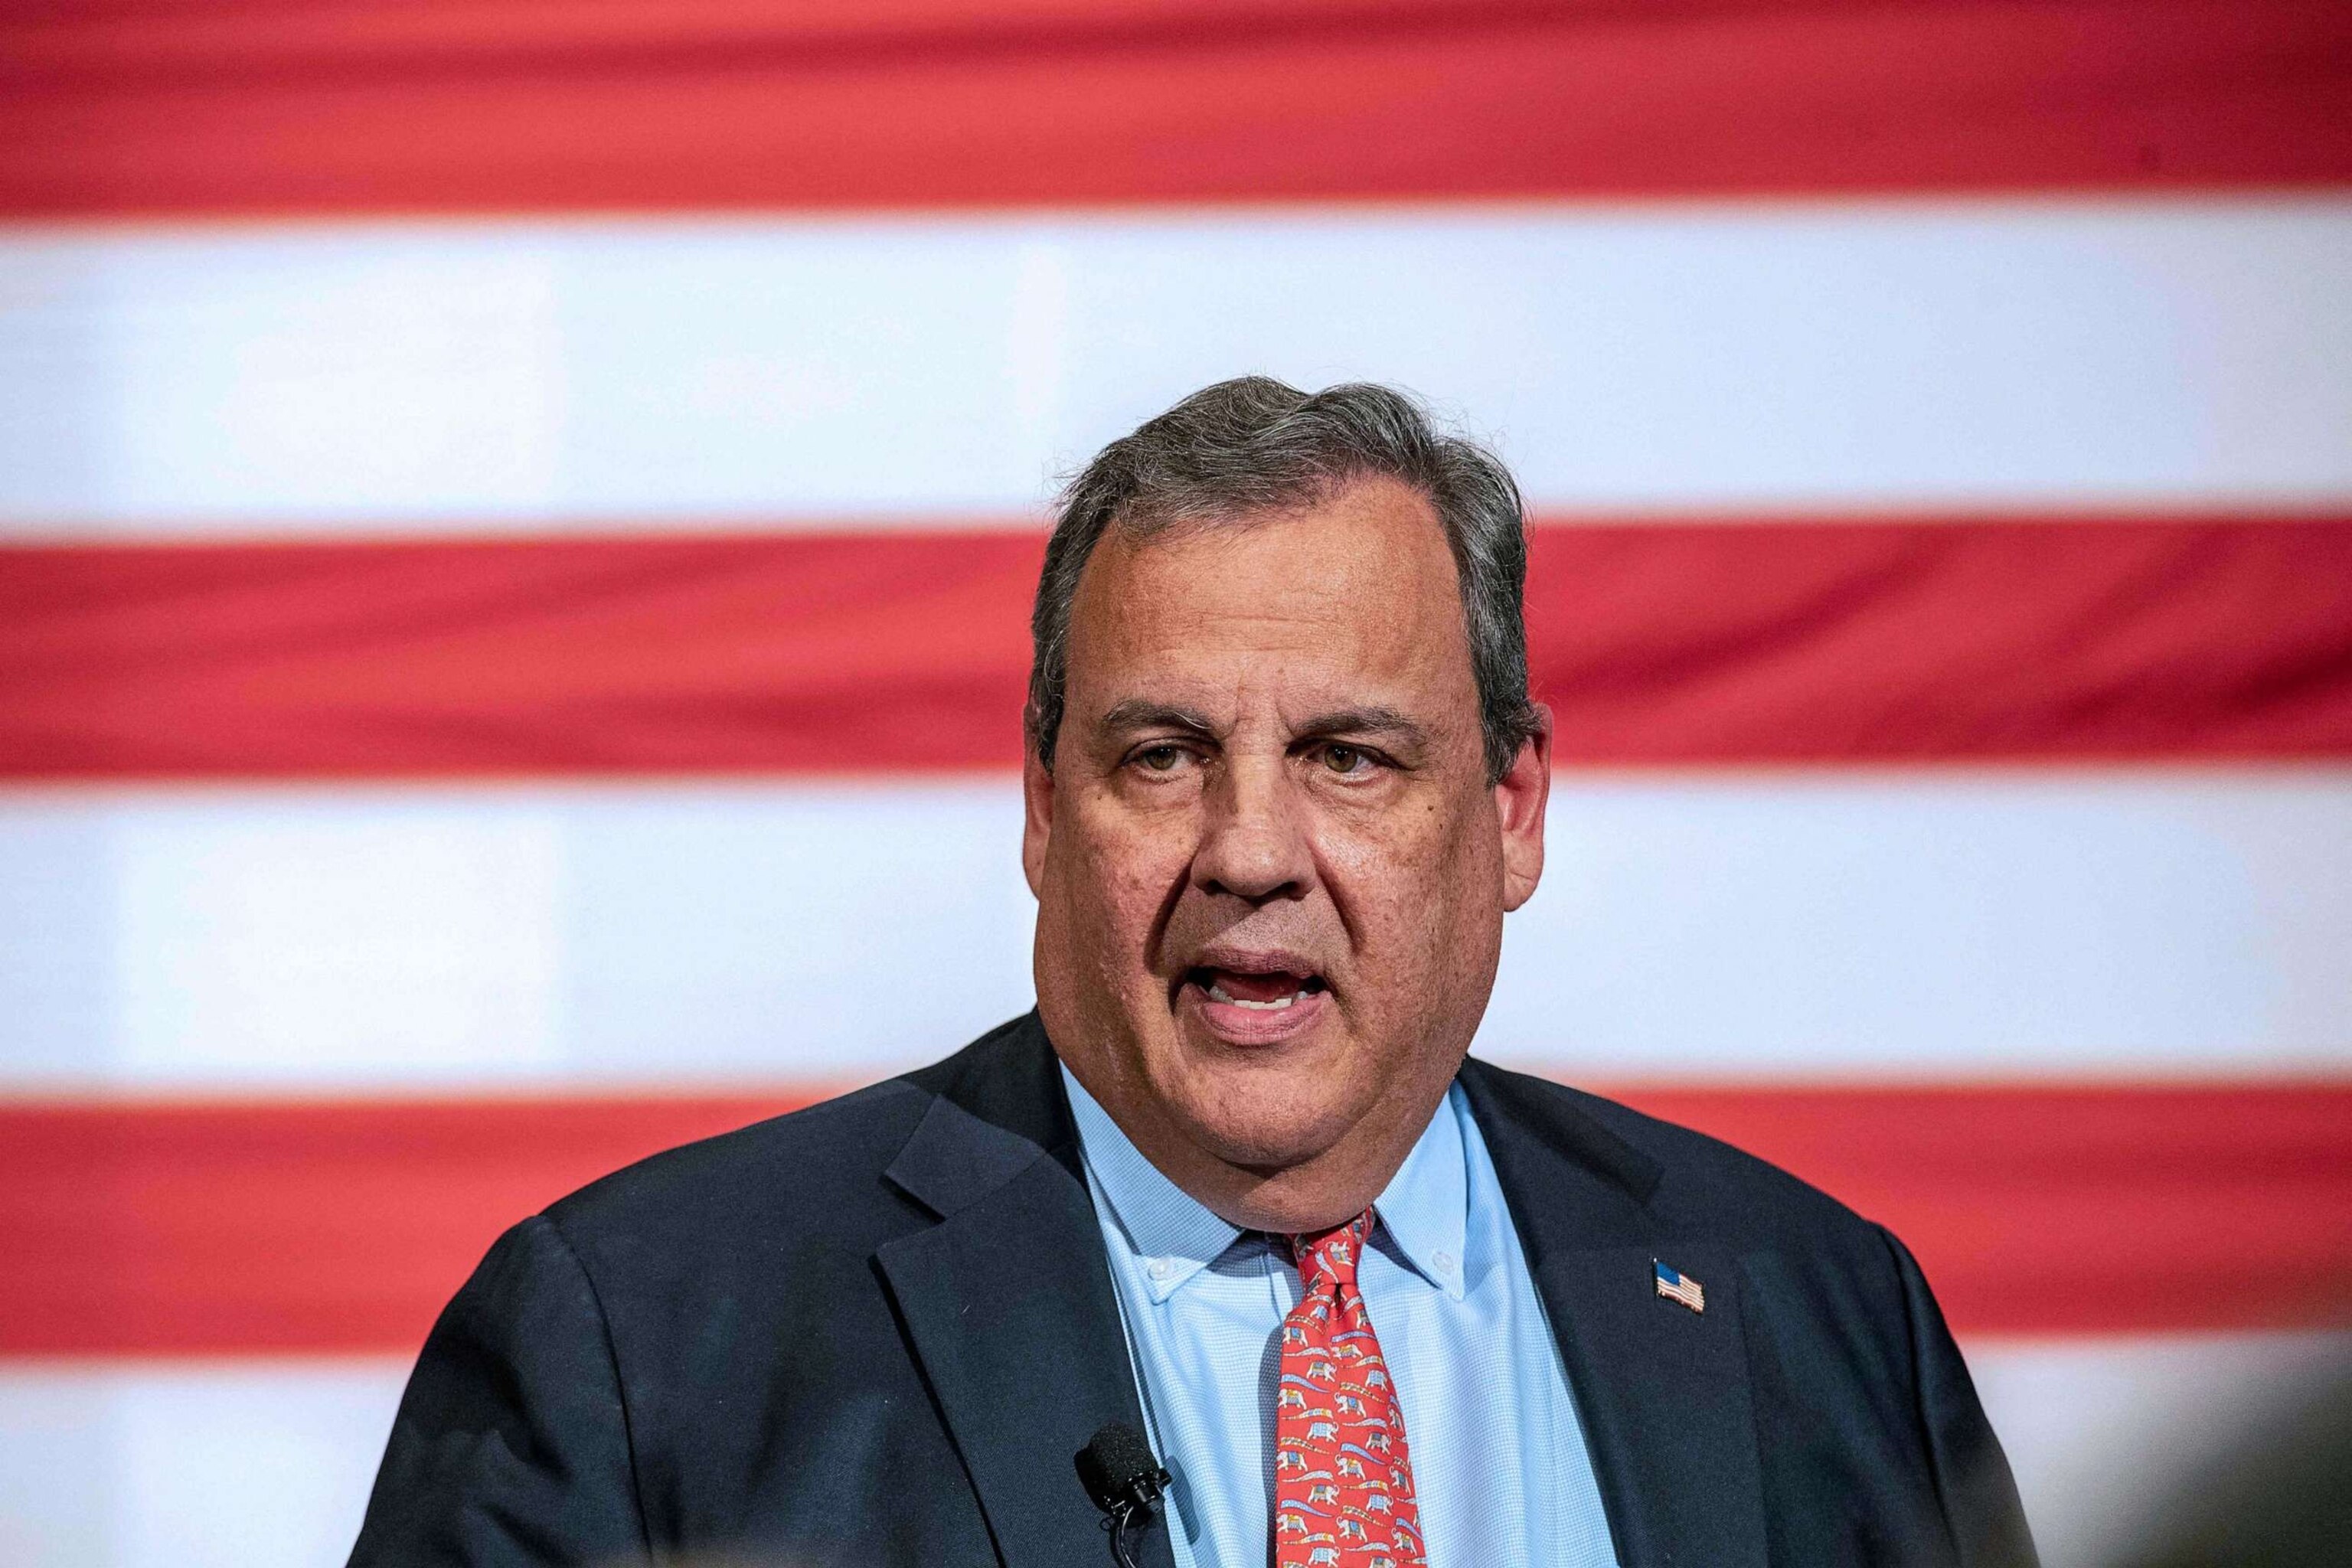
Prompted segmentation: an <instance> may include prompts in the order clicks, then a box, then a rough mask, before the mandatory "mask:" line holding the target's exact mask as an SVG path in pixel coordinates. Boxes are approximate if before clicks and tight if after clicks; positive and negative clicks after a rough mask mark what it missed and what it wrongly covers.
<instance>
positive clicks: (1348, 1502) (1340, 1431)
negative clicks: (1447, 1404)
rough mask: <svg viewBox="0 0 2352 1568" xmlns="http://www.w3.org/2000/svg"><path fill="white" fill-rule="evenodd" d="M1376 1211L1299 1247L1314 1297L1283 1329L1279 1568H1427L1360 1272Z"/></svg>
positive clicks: (1277, 1463)
mask: <svg viewBox="0 0 2352 1568" xmlns="http://www.w3.org/2000/svg"><path fill="white" fill-rule="evenodd" d="M1371 1230H1372V1214H1371V1211H1370V1210H1369V1209H1367V1210H1365V1211H1364V1212H1363V1213H1362V1214H1360V1215H1357V1216H1356V1217H1355V1218H1354V1219H1352V1220H1350V1221H1349V1222H1348V1223H1347V1224H1346V1225H1343V1226H1339V1227H1337V1228H1336V1229H1333V1230H1328V1231H1325V1232H1322V1233H1321V1234H1320V1235H1317V1236H1301V1237H1292V1238H1291V1249H1292V1252H1293V1254H1294V1256H1296V1257H1297V1260H1298V1277H1299V1279H1300V1280H1301V1282H1302V1283H1303V1284H1304V1286H1305V1288H1306V1289H1305V1292H1304V1294H1302V1295H1301V1296H1300V1297H1299V1300H1298V1305H1297V1306H1296V1307H1293V1308H1292V1309H1291V1310H1290V1313H1289V1315H1288V1316H1287V1317H1286V1318H1285V1319H1284V1320H1283V1323H1282V1366H1281V1373H1280V1380H1279V1383H1278V1384H1277V1392H1276V1396H1275V1460H1274V1473H1275V1501H1274V1568H1423V1564H1424V1563H1425V1562H1426V1559H1425V1557H1424V1555H1423V1548H1422V1542H1421V1511H1420V1509H1419V1507H1418V1506H1417V1505H1416V1504H1415V1502H1414V1500H1413V1490H1412V1460H1411V1458H1409V1450H1408V1449H1407V1447H1406V1446H1405V1437H1404V1418H1403V1415H1402V1413H1401V1412H1400V1411H1399V1410H1398V1408H1397V1404H1396V1399H1395V1397H1394V1384H1393V1382H1392V1380H1391V1378H1390V1376H1389V1373H1388V1368H1387V1365H1386V1363H1383V1362H1382V1361H1381V1344H1380V1341H1379V1340H1378V1339H1377V1338H1376V1337H1374V1335H1373V1333H1372V1324H1371V1320H1370V1317H1369V1315H1368V1314H1367V1313H1366V1311H1365V1310H1364V1298H1363V1295H1362V1293H1361V1292H1360V1290H1358V1289H1357V1288H1356V1270H1357V1268H1358V1265H1359V1264H1360V1261H1361V1259H1362V1256H1363V1248H1364V1246H1365V1244H1366V1242H1367V1240H1368V1239H1369V1238H1370V1235H1371Z"/></svg>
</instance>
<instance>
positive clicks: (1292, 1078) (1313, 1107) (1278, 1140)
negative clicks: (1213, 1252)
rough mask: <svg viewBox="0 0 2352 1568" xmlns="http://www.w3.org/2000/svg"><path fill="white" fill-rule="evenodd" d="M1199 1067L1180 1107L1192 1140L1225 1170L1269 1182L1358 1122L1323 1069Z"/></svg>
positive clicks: (1307, 1065)
mask: <svg viewBox="0 0 2352 1568" xmlns="http://www.w3.org/2000/svg"><path fill="white" fill-rule="evenodd" d="M1195 1064H1196V1065H1195V1068H1194V1071H1193V1074H1192V1082H1191V1083H1190V1084H1189V1085H1187V1086H1186V1087H1187V1089H1189V1090H1190V1092H1188V1093H1185V1094H1183V1095H1182V1096H1181V1099H1180V1100H1178V1101H1177V1103H1178V1104H1179V1105H1180V1106H1181V1113H1182V1114H1183V1116H1184V1119H1185V1120H1186V1121H1190V1122H1191V1123H1192V1127H1191V1135H1192V1141H1193V1142H1195V1143H1196V1144H1197V1145H1198V1146H1200V1147H1201V1148H1202V1149H1204V1150H1206V1151H1208V1152H1211V1153H1213V1154H1214V1155H1215V1156H1216V1157H1217V1158H1218V1159H1220V1160H1222V1161H1223V1162H1224V1163H1226V1164H1228V1165H1234V1166H1238V1167H1241V1168H1243V1169H1244V1170H1251V1171H1257V1172H1262V1173H1265V1174H1267V1175H1269V1176H1270V1175H1273V1174H1276V1173H1279V1172H1282V1171H1286V1170H1289V1169H1291V1168H1292V1167H1294V1166H1297V1165H1303V1164H1305V1163H1307V1162H1309V1161H1311V1160H1313V1159H1315V1158H1316V1157H1318V1155H1320V1154H1322V1153H1324V1152H1326V1151H1328V1150H1329V1149H1330V1148H1331V1147H1332V1145H1334V1144H1336V1143H1337V1142H1339V1140H1340V1139H1341V1138H1343V1137H1345V1136H1346V1135H1347V1132H1348V1130H1349V1127H1351V1126H1352V1125H1353V1124H1354V1123H1355V1121H1357V1118H1356V1117H1355V1116H1352V1115H1350V1114H1349V1108H1348V1107H1347V1106H1345V1105H1343V1104H1341V1103H1339V1102H1338V1101H1337V1100H1335V1099H1334V1097H1333V1094H1332V1090H1333V1089H1334V1088H1335V1087H1336V1083H1335V1080H1334V1079H1333V1076H1332V1074H1331V1073H1330V1072H1329V1071H1328V1068H1326V1067H1325V1066H1324V1064H1322V1063H1320V1062H1295V1063H1293V1064H1290V1065H1289V1070H1287V1071H1286V1070H1282V1069H1281V1068H1277V1067H1276V1064H1274V1063H1272V1062H1261V1063H1255V1064H1253V1063H1251V1062H1249V1061H1248V1060H1246V1059H1244V1060H1243V1061H1240V1062H1235V1061H1233V1060H1231V1059H1230V1058H1228V1059H1227V1060H1226V1061H1224V1062H1222V1063H1220V1062H1214V1061H1212V1062H1205V1063H1204V1062H1201V1061H1200V1060H1199V1058H1195ZM1253 1068H1255V1069H1256V1070H1253ZM1269 1068H1270V1069H1273V1070H1266V1069H1269Z"/></svg>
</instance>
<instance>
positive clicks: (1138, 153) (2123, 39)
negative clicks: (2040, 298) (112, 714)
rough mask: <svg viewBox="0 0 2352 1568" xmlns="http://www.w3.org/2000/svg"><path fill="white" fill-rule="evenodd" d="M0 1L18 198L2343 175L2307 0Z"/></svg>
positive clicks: (2336, 66) (1027, 193)
mask: <svg viewBox="0 0 2352 1568" xmlns="http://www.w3.org/2000/svg"><path fill="white" fill-rule="evenodd" d="M19 9H20V11H21V12H22V14H21V15H20V16H16V17H14V18H12V19H11V20H9V21H8V22H6V23H5V24H0V213H7V214H15V215H20V216H21V215H72V214H81V215H110V214H133V213H192V212H219V213H245V212H316V211H348V210H353V209H387V208H389V209H402V210H475V211H480V210H509V209H515V208H568V207H615V206H621V207H660V208H667V207H708V206H741V205H755V206H757V205H953V204H970V203H1085V202H1126V201H1191V200H1217V199H1236V198H1239V199H1249V198H1279V199H1291V198H1302V197H1306V198H1321V197H1412V196H1473V195H1560V194H1580V195H1594V194H1608V195H1626V194H1682V193H1758V192H1814V191H1821V192H1832V191H1834V192H1845V191H1867V190H1950V189H1990V188H1999V189H2015V188H2034V187H2053V186H2058V187H2084V186H2096V187H2102V188H2123V189H2166V188H2175V189H2177V188H2180V187H2183V186H2210V185H2215V184H2298V183H2300V184H2309V183H2341V182H2343V181H2345V180H2346V179H2347V178H2352V11H2347V8H2346V7H2344V6H2342V5H2325V4H2313V3H2311V0H2240V3H2238V4H2231V5H2217V4H2211V3H2210V0H2162V3H2144V4H2123V3H2118V0H1919V3H1915V4H1910V5H1899V6H1891V5H1856V4H1836V5H1813V6H1801V5H1788V4H1781V3H1778V0H1747V3H1745V4H1717V5H1696V4H1688V5H1641V6H1633V5H1600V6H1596V5H1559V4H1538V3H1529V0H1323V3H1322V4H1316V5H1297V4H1288V3H1286V4H1282V5H1275V4H1271V3H1268V0H1109V3H1096V4H1084V5H1081V4H1077V3H1076V0H1021V3H1018V4H1012V5H984V4H982V3H981V0H902V3H900V4H896V5H884V6H881V7H878V8H872V9H868V8H865V7H858V6H853V5H840V4H833V5H822V6H817V7H813V8H803V7H785V6H760V7H754V6H751V5H747V4H742V3H740V0H703V3H701V4H695V5H679V6H672V5H668V4H666V3H665V4H656V0H614V3H613V4H608V5H593V6H587V5H583V6H572V7H569V8H565V7H555V6H548V5H542V4H539V3H538V0H470V3H467V4H453V5H434V6H429V7H426V6H415V5H394V4H388V3H383V0H378V3H375V4H365V3H362V4H357V5H337V6H333V7H319V6H314V5H287V4H263V3H259V0H247V4H244V5H237V6H235V7H233V8H231V7H222V6H211V5H208V6H203V7H185V6H173V7H169V8H162V7H145V8H142V9H141V10H135V11H130V12H127V13H126V11H125V9H124V8H122V7H118V6H100V5H79V6H73V7H57V6H47V7H37V8H34V9H32V10H30V11H23V8H19Z"/></svg>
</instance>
